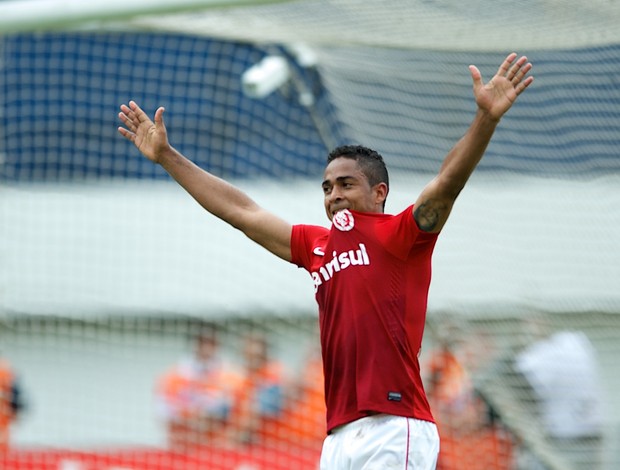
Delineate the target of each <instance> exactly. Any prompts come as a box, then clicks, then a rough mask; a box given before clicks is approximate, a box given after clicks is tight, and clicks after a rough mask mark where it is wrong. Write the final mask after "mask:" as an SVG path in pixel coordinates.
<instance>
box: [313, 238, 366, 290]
mask: <svg viewBox="0 0 620 470" xmlns="http://www.w3.org/2000/svg"><path fill="white" fill-rule="evenodd" d="M368 265H370V257H369V256H368V251H366V246H365V245H364V244H363V243H360V244H359V245H358V247H357V249H353V250H349V251H343V252H342V253H338V252H337V251H333V252H332V259H331V261H328V262H327V263H325V264H324V265H323V266H321V267H320V268H319V270H318V271H314V272H312V273H311V275H312V281H313V282H314V292H315V293H316V292H317V291H318V290H319V286H320V285H321V284H323V283H324V282H327V281H329V280H330V279H331V278H332V277H334V275H335V274H336V273H338V272H340V271H343V270H345V269H347V268H349V267H351V266H368Z"/></svg>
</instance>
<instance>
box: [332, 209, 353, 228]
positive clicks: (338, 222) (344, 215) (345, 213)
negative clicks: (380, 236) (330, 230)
mask: <svg viewBox="0 0 620 470" xmlns="http://www.w3.org/2000/svg"><path fill="white" fill-rule="evenodd" d="M332 222H333V224H334V227H336V228H337V229H338V230H340V231H342V232H348V231H349V230H351V229H352V228H353V226H354V225H355V219H354V218H353V214H351V212H349V209H343V210H341V211H338V212H336V214H334V218H333V219H332Z"/></svg>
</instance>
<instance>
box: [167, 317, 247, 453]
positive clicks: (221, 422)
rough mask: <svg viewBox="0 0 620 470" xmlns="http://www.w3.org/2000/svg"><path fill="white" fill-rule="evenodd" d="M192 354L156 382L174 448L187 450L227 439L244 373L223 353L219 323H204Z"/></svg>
mask: <svg viewBox="0 0 620 470" xmlns="http://www.w3.org/2000/svg"><path fill="white" fill-rule="evenodd" d="M192 340H193V354H192V356H191V357H188V358H185V359H182V360H181V361H180V362H179V363H178V364H177V365H175V366H174V367H173V368H171V369H170V370H169V371H167V372H166V373H165V374H164V375H163V376H162V377H161V379H160V380H159V382H158V384H157V389H156V393H157V407H158V411H159V415H160V417H162V418H163V419H164V421H165V422H166V427H167V433H168V443H169V447H170V448H171V449H172V450H175V451H180V452H187V451H189V450H192V449H194V448H196V447H198V446H202V445H206V444H213V443H214V442H220V441H222V440H223V439H224V435H225V428H226V426H227V425H228V424H229V422H230V415H231V411H232V407H233V401H234V397H235V395H236V394H237V390H238V388H239V386H240V385H241V377H240V376H239V374H236V373H235V372H233V370H232V369H231V368H230V367H227V366H226V365H225V364H224V363H223V361H222V357H221V354H220V337H219V330H218V328H217V326H216V325H213V324H205V325H202V326H201V327H200V328H199V329H198V331H197V332H196V333H195V336H194V337H193V339H192Z"/></svg>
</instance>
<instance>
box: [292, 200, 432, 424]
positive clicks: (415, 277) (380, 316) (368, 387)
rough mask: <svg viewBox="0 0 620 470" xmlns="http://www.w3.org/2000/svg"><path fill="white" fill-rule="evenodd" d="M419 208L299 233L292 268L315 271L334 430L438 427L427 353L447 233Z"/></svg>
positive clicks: (351, 214)
mask: <svg viewBox="0 0 620 470" xmlns="http://www.w3.org/2000/svg"><path fill="white" fill-rule="evenodd" d="M412 210H413V206H410V207H408V208H407V209H406V210H405V211H403V212H402V213H400V214H398V215H387V214H377V213H362V212H356V211H349V210H344V211H340V212H338V213H337V214H336V215H335V217H334V220H333V223H332V227H331V229H330V230H328V229H326V228H324V227H319V226H314V225H295V226H294V227H293V231H292V238H291V250H292V251H291V252H292V262H293V263H295V264H296V265H298V266H300V267H303V268H304V269H306V270H307V271H308V272H310V274H311V276H312V279H313V281H314V286H315V292H316V300H317V303H318V305H319V323H320V330H321V347H322V353H323V369H324V373H325V400H326V403H327V430H328V431H331V430H332V429H334V428H335V427H336V426H339V425H341V424H345V423H348V422H351V421H354V420H356V419H359V418H361V417H364V416H367V415H369V414H372V413H387V414H392V415H398V416H406V417H411V418H417V419H422V420H426V421H434V420H433V416H432V414H431V411H430V407H429V404H428V401H427V399H426V394H425V392H424V388H423V385H422V379H421V375H420V364H419V362H418V354H419V351H420V348H421V345H422V334H423V332H424V322H425V318H426V306H427V298H428V289H429V286H430V280H431V255H432V252H433V248H434V246H435V242H436V240H437V234H431V233H426V232H422V231H421V230H420V229H419V228H418V226H417V224H416V222H415V220H414V218H413V215H412Z"/></svg>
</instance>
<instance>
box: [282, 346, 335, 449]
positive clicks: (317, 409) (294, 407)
mask: <svg viewBox="0 0 620 470" xmlns="http://www.w3.org/2000/svg"><path fill="white" fill-rule="evenodd" d="M326 413H327V409H326V406H325V381H324V376H323V361H322V359H321V351H320V349H319V347H318V340H317V342H316V345H315V346H314V347H312V348H311V350H310V351H309V352H308V354H307V357H306V358H305V363H303V364H302V367H301V368H300V373H299V375H298V376H297V377H296V378H295V383H294V386H293V387H292V390H291V397H290V400H289V401H288V406H287V412H286V414H285V416H284V421H285V424H286V426H287V429H288V430H289V431H288V432H287V435H288V438H289V439H290V441H291V442H293V443H294V444H295V445H296V446H297V447H300V448H302V449H306V450H310V451H317V452H320V450H321V447H322V445H323V440H324V439H325V436H326V434H327V424H326ZM317 455H318V454H317Z"/></svg>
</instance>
